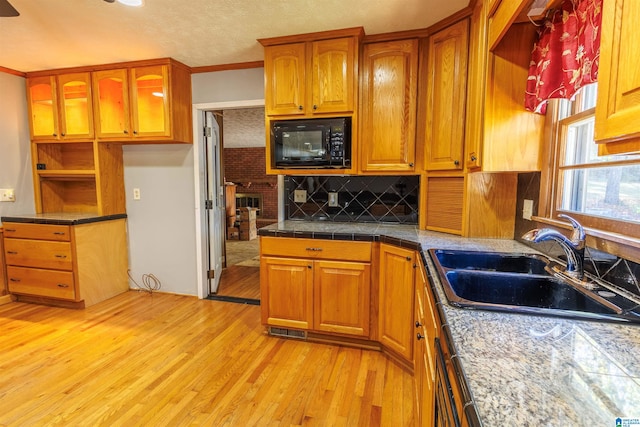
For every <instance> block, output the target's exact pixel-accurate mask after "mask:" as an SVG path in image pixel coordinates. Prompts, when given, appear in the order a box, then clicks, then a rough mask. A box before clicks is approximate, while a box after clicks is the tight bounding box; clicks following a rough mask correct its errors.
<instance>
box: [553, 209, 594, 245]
mask: <svg viewBox="0 0 640 427" xmlns="http://www.w3.org/2000/svg"><path fill="white" fill-rule="evenodd" d="M558 218H564V219H567V220H569V222H570V223H571V226H572V227H573V233H572V234H571V241H572V243H573V244H574V245H576V249H582V248H584V241H585V239H586V237H587V236H586V233H585V232H584V227H582V225H581V224H580V223H579V222H578V221H576V220H575V219H574V218H571V217H570V216H569V215H565V214H559V215H558Z"/></svg>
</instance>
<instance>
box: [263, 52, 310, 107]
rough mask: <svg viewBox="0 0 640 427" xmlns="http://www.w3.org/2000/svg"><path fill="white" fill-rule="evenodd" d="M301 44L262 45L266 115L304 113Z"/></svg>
mask: <svg viewBox="0 0 640 427" xmlns="http://www.w3.org/2000/svg"><path fill="white" fill-rule="evenodd" d="M305 50H306V45H305V43H292V44H287V45H276V46H267V47H265V48H264V69H265V75H266V80H265V85H266V86H265V92H266V93H265V95H266V104H265V105H266V107H265V108H266V112H267V115H304V114H305V106H304V105H303V104H304V103H305V97H306V92H305V82H306V62H305Z"/></svg>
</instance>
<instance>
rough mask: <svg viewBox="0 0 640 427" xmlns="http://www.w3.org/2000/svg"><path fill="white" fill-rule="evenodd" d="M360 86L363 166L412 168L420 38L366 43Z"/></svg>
mask: <svg viewBox="0 0 640 427" xmlns="http://www.w3.org/2000/svg"><path fill="white" fill-rule="evenodd" d="M361 62H362V65H361V76H362V78H361V85H360V133H359V134H360V141H361V143H360V153H361V154H360V170H361V171H362V172H376V173H384V172H393V173H401V172H407V173H410V172H413V171H414V169H415V157H416V152H415V151H416V148H415V146H416V98H417V82H418V40H417V39H407V40H395V41H384V42H378V43H369V44H365V45H364V48H363V53H362V61H361Z"/></svg>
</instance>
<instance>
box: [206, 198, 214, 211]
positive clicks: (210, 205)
mask: <svg viewBox="0 0 640 427" xmlns="http://www.w3.org/2000/svg"><path fill="white" fill-rule="evenodd" d="M204 208H205V209H213V200H205V201H204Z"/></svg>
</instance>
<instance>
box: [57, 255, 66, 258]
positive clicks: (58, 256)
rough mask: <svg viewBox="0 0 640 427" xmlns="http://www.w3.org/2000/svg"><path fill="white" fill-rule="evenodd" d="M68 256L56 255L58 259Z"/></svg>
mask: <svg viewBox="0 0 640 427" xmlns="http://www.w3.org/2000/svg"><path fill="white" fill-rule="evenodd" d="M66 257H67V256H66V255H56V258H66Z"/></svg>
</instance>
